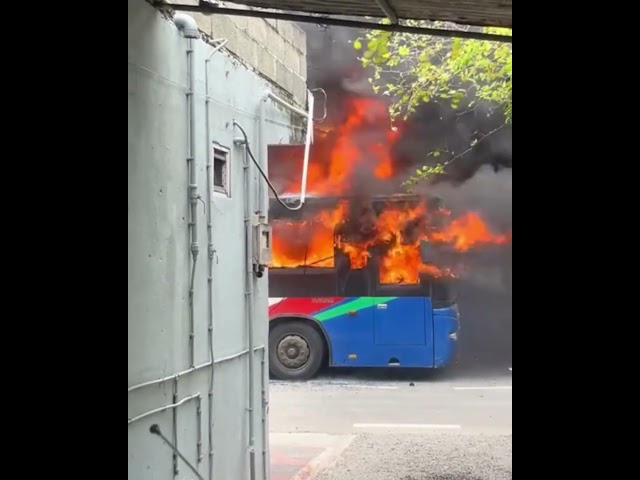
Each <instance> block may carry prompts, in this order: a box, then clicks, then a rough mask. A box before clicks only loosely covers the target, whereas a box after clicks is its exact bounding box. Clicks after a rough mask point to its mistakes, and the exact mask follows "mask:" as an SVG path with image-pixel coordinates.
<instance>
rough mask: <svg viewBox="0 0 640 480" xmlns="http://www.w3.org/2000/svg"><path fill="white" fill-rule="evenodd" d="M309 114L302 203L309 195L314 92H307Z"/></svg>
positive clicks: (301, 190)
mask: <svg viewBox="0 0 640 480" xmlns="http://www.w3.org/2000/svg"><path fill="white" fill-rule="evenodd" d="M307 98H308V104H309V114H308V115H307V134H306V138H305V141H304V161H303V164H302V187H301V188H300V204H301V205H302V204H303V203H304V200H305V197H306V195H307V171H308V167H309V150H310V148H311V136H312V135H313V108H314V101H315V99H314V97H313V93H311V92H307Z"/></svg>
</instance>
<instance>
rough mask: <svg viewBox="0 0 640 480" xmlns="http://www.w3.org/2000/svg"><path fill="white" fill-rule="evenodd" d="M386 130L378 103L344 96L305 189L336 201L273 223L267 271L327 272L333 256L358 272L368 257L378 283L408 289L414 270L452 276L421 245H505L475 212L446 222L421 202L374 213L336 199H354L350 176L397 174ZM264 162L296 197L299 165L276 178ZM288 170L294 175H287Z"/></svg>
mask: <svg viewBox="0 0 640 480" xmlns="http://www.w3.org/2000/svg"><path fill="white" fill-rule="evenodd" d="M389 125H390V121H389V115H388V110H387V107H386V105H385V104H384V103H383V102H381V101H379V100H376V99H373V98H351V99H349V100H347V102H346V118H345V120H344V121H343V122H342V123H341V124H340V125H337V126H335V127H333V128H329V129H327V130H325V132H324V133H325V134H324V135H316V139H315V145H314V147H313V150H312V155H311V157H310V161H309V169H308V180H307V191H308V193H309V194H310V195H313V196H316V197H317V196H325V197H326V196H335V197H343V200H341V201H339V202H337V203H336V204H334V205H332V206H329V207H327V208H324V209H322V210H320V211H317V210H313V212H312V213H308V214H307V215H306V216H304V217H303V218H304V220H296V221H294V220H291V219H278V220H273V221H272V226H273V243H272V259H273V260H272V264H271V267H272V268H296V267H301V266H306V267H313V268H332V267H334V266H335V261H336V260H335V257H334V254H335V252H336V251H338V252H341V253H342V254H344V255H345V256H347V257H348V258H349V261H350V268H352V269H361V268H365V267H366V266H367V265H368V264H369V262H370V261H371V257H372V256H373V255H376V257H377V259H378V268H379V270H378V271H379V280H380V282H381V283H386V284H399V283H402V284H415V283H418V282H419V275H420V274H421V273H423V274H428V275H431V276H434V277H438V276H443V275H453V272H452V271H451V270H449V269H447V268H439V267H436V266H435V265H425V264H424V263H422V261H421V257H420V243H421V241H425V240H426V241H429V242H431V243H432V244H434V245H447V246H450V248H452V249H454V250H455V251H458V252H466V251H468V250H469V249H471V248H473V247H475V246H479V245H486V244H503V243H506V242H508V241H510V234H508V235H505V234H496V233H493V232H491V230H490V229H489V228H488V226H487V225H486V224H485V222H484V221H483V220H482V218H481V216H480V215H479V214H478V213H476V212H467V213H465V214H463V215H462V216H459V217H457V218H454V219H451V218H450V212H448V211H447V210H445V209H443V208H441V207H436V208H430V207H429V206H428V203H427V202H426V201H422V202H413V203H407V202H402V201H394V197H390V200H389V201H387V202H386V203H385V204H384V205H383V206H382V208H378V209H377V211H376V209H374V208H373V203H372V202H371V201H356V200H355V199H353V198H351V199H349V200H348V199H344V197H350V196H352V195H353V194H354V192H353V191H352V188H353V184H354V178H355V176H356V175H358V174H363V175H364V176H365V177H366V178H367V175H368V178H370V179H371V181H392V180H393V179H394V178H396V177H397V176H398V172H396V171H395V169H394V162H393V155H392V147H393V145H394V142H395V141H396V140H397V138H398V133H397V131H394V130H391V129H390V128H389ZM296 160H297V161H300V160H301V158H300V157H298V158H297V159H296ZM271 161H272V159H271V158H270V176H272V175H274V171H275V176H276V178H275V180H276V182H278V183H279V184H280V187H281V189H282V191H283V193H289V194H296V193H298V192H299V178H300V177H299V169H300V168H301V163H298V164H297V165H296V166H295V167H293V168H292V166H290V165H289V166H287V167H285V166H282V165H281V166H280V167H281V168H280V172H281V175H278V173H277V172H278V168H277V167H278V165H273V166H272V163H271ZM273 167H275V168H273ZM293 170H296V171H295V172H293V173H294V174H293V175H292V174H291V173H292V171H293ZM282 173H284V175H282ZM278 177H279V178H278ZM304 208H305V207H303V210H304Z"/></svg>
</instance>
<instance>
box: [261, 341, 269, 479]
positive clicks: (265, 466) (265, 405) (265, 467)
mask: <svg viewBox="0 0 640 480" xmlns="http://www.w3.org/2000/svg"><path fill="white" fill-rule="evenodd" d="M266 357H267V349H266V348H263V349H262V362H261V366H262V372H261V377H262V380H261V383H262V473H263V477H262V478H263V480H267V478H270V477H269V473H270V472H269V458H268V450H267V444H268V443H269V434H268V432H269V424H268V423H267V413H268V409H269V401H268V399H267V387H266V383H267V382H266V378H267V359H266Z"/></svg>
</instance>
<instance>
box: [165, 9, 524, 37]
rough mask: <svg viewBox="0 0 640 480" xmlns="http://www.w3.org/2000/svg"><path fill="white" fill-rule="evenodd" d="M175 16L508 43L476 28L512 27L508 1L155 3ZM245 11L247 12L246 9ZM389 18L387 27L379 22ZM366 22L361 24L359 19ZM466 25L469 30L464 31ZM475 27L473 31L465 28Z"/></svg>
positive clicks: (497, 35)
mask: <svg viewBox="0 0 640 480" xmlns="http://www.w3.org/2000/svg"><path fill="white" fill-rule="evenodd" d="M156 3H157V4H158V6H160V5H164V6H165V7H167V8H171V9H174V10H178V11H186V12H199V13H204V14H219V15H238V16H244V17H262V18H271V19H280V20H286V21H291V22H306V23H318V24H322V25H337V26H343V27H353V28H362V29H372V30H386V31H392V32H406V33H415V34H423V35H436V36H441V37H460V38H470V39H477V40H490V41H496V42H508V43H511V42H512V36H511V35H499V34H494V33H485V32H483V31H481V30H482V29H481V28H479V27H506V28H511V23H512V22H511V17H512V14H511V0H243V1H238V2H234V3H235V4H236V5H244V7H245V8H242V7H240V8H238V7H237V6H236V7H234V6H233V5H234V4H233V3H229V2H217V1H213V0H208V1H207V0H200V1H199V2H198V3H197V4H193V3H189V4H185V3H173V2H163V1H157V2H156ZM246 7H249V8H248V9H247V8H246ZM385 17H386V18H388V19H389V23H388V24H382V23H380V20H381V19H383V18H385ZM363 18H364V19H369V20H367V21H363V20H362V19H363ZM406 20H427V21H445V22H452V23H455V24H458V25H461V27H460V28H434V27H426V28H425V27H416V26H413V25H407V22H406ZM464 26H467V28H464ZM468 27H475V28H468Z"/></svg>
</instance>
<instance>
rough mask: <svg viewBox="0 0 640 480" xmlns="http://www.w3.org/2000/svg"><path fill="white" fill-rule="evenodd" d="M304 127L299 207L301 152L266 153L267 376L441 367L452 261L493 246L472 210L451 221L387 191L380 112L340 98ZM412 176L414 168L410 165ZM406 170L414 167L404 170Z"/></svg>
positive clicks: (452, 306)
mask: <svg viewBox="0 0 640 480" xmlns="http://www.w3.org/2000/svg"><path fill="white" fill-rule="evenodd" d="M342 107H343V112H341V113H342V114H343V115H342V117H341V118H338V119H336V120H332V121H331V122H328V123H326V124H322V125H321V127H319V128H317V129H315V130H314V135H315V140H314V143H313V145H311V148H310V152H309V163H308V176H307V192H308V196H307V200H306V203H305V204H304V206H303V207H302V208H300V209H298V210H293V211H292V209H291V207H293V205H296V204H298V199H297V196H298V195H299V193H300V190H299V189H300V183H299V182H300V180H299V179H300V172H301V171H302V159H303V156H304V145H270V146H269V147H268V165H269V178H270V180H271V182H272V183H273V185H275V189H276V190H277V191H278V192H281V196H287V198H289V199H291V204H290V205H289V206H288V207H287V201H286V200H285V201H284V205H281V204H280V203H279V201H278V199H276V198H272V199H271V200H270V206H269V222H270V224H271V228H272V238H271V264H270V265H269V269H268V276H269V297H270V298H269V317H270V328H269V355H270V358H269V360H270V369H271V373H272V375H273V376H275V377H278V378H281V379H305V378H309V377H311V376H313V375H314V374H315V373H316V372H317V371H318V369H319V368H320V367H321V365H322V364H323V362H325V361H326V362H327V363H328V364H329V365H331V366H338V367H348V366H354V367H356V366H357V367H386V366H390V365H392V366H402V367H419V368H438V367H444V366H447V365H449V364H450V363H451V362H452V360H453V359H454V358H455V355H456V345H457V340H458V332H459V329H460V323H459V315H458V308H457V304H456V299H455V295H454V286H455V274H454V271H452V268H451V266H452V265H453V264H455V263H456V255H460V254H461V253H463V252H467V251H469V249H471V248H473V247H474V246H476V245H482V244H501V243H506V242H508V241H510V236H507V235H502V234H500V235H498V234H494V233H493V232H492V231H491V230H490V229H489V228H488V226H487V225H486V224H485V223H484V221H483V220H482V218H481V217H480V215H478V214H477V213H476V212H466V213H464V214H462V215H460V216H457V217H456V218H453V215H452V214H451V212H449V211H448V210H447V209H446V208H444V206H443V205H442V203H441V202H440V201H439V200H438V199H436V198H430V197H425V196H415V195H406V194H397V192H398V191H401V189H402V187H401V182H402V178H403V177H404V178H406V173H407V165H406V164H404V163H403V162H404V160H402V158H401V157H402V156H401V155H397V154H396V153H395V151H394V147H395V146H397V145H398V142H399V139H400V137H399V135H400V133H401V132H400V131H399V130H398V129H391V128H390V120H389V113H388V109H387V107H386V105H385V104H384V103H383V102H382V101H380V100H379V99H376V98H359V97H349V98H346V99H344V100H343V102H342ZM412 168H414V169H415V166H413V167H412ZM414 171H415V170H414Z"/></svg>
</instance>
